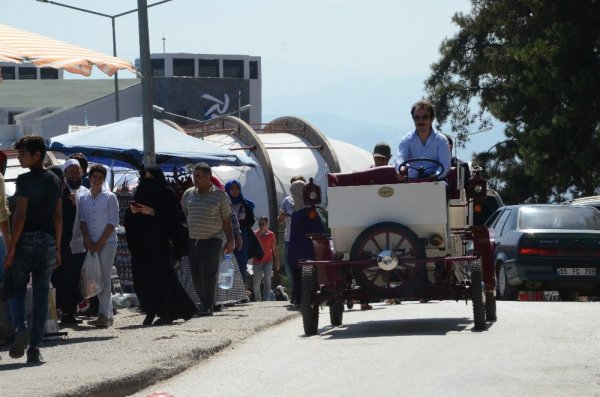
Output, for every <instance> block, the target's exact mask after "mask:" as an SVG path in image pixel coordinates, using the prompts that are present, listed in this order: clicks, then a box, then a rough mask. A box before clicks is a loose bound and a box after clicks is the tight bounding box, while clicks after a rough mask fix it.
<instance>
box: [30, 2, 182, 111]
mask: <svg viewBox="0 0 600 397" xmlns="http://www.w3.org/2000/svg"><path fill="white" fill-rule="evenodd" d="M36 1H38V2H40V3H48V4H54V5H56V6H60V7H65V8H70V9H72V10H77V11H81V12H85V13H88V14H94V15H98V16H101V17H105V18H110V20H111V22H112V37H113V56H114V57H116V56H117V36H116V33H115V19H117V18H119V17H122V16H124V15H127V14H131V13H134V12H136V11H137V10H138V9H137V8H136V9H135V10H129V11H125V12H121V13H119V14H115V15H108V14H103V13H101V12H97V11H92V10H86V9H85V8H80V7H75V6H72V5H69V4H63V3H58V2H56V1H52V0H36ZM169 1H171V0H162V1H159V2H157V3H154V4H150V5H149V6H147V8H150V7H154V6H157V5H159V4H163V3H167V2H169ZM114 79H115V119H116V121H119V120H120V119H121V117H120V112H119V72H115V77H114Z"/></svg>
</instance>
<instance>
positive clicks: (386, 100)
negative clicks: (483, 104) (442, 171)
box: [263, 74, 506, 159]
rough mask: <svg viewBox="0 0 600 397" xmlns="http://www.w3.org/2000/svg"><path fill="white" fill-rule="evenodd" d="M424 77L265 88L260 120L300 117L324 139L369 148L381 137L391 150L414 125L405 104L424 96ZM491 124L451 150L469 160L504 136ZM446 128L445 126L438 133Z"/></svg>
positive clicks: (348, 79) (359, 79) (407, 105)
mask: <svg viewBox="0 0 600 397" xmlns="http://www.w3.org/2000/svg"><path fill="white" fill-rule="evenodd" d="M426 77H427V76H426V75H425V74H423V75H422V76H410V77H406V78H403V79H399V80H398V79H396V80H386V81H380V80H377V79H364V78H357V77H352V78H347V79H344V80H341V81H338V82H336V83H333V84H331V85H329V86H325V87H322V88H319V89H317V90H312V91H307V92H304V93H295V94H291V93H290V94H289V95H280V96H269V95H268V88H267V87H265V90H264V92H263V122H269V121H271V120H273V119H274V118H276V117H280V116H296V117H301V118H304V119H306V120H307V121H310V122H311V123H313V124H314V125H315V126H316V127H318V128H319V129H320V130H321V132H323V133H324V134H325V135H326V136H328V137H332V138H336V139H340V140H343V141H346V142H348V143H351V144H354V145H356V146H359V147H362V148H364V149H366V150H369V151H371V150H372V149H373V146H375V144H376V143H378V142H382V141H383V142H387V143H388V144H389V145H390V146H391V147H392V153H395V152H396V150H397V147H396V146H397V144H398V142H399V140H400V138H401V137H402V136H403V135H404V134H405V133H406V132H408V131H410V130H411V129H412V128H414V126H413V123H412V120H411V118H410V108H411V106H412V104H413V103H415V102H416V101H417V100H419V99H421V98H422V97H423V96H424V95H425V91H424V88H423V81H424V80H425V79H426ZM494 124H495V126H494V129H493V130H492V131H489V132H486V133H483V134H478V135H473V136H472V137H471V140H470V142H468V143H467V146H466V147H465V148H457V149H458V155H459V157H461V158H463V159H470V158H471V155H472V153H473V152H477V151H485V150H488V148H489V147H490V146H492V145H493V144H495V143H496V142H498V141H501V140H504V139H506V138H505V137H504V136H503V133H502V128H503V125H502V124H501V123H499V122H495V123H494ZM448 130H449V127H448V126H447V125H446V126H445V128H444V129H443V131H444V132H448Z"/></svg>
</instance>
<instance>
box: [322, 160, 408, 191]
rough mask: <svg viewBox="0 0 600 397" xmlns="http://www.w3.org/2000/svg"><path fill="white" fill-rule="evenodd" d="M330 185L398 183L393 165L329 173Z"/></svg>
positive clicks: (328, 180)
mask: <svg viewBox="0 0 600 397" xmlns="http://www.w3.org/2000/svg"><path fill="white" fill-rule="evenodd" d="M327 183H328V186H329V187H335V186H361V185H386V184H390V183H398V178H397V177H396V169H395V168H394V166H392V165H388V166H384V167H373V168H369V169H368V170H364V171H355V172H345V173H338V174H327Z"/></svg>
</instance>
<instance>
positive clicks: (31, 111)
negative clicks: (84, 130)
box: [0, 54, 262, 148]
mask: <svg viewBox="0 0 600 397" xmlns="http://www.w3.org/2000/svg"><path fill="white" fill-rule="evenodd" d="M151 62H152V76H153V96H154V98H153V102H154V104H155V105H158V106H160V107H162V108H164V109H165V110H167V111H169V112H172V113H176V114H180V115H182V116H187V117H191V118H194V119H199V120H207V119H211V118H214V117H216V116H219V115H222V114H225V113H230V112H235V110H236V109H239V108H240V107H241V106H244V105H247V104H250V105H251V106H252V107H251V108H250V110H248V111H244V112H241V114H239V115H238V116H239V117H240V118H241V119H243V120H244V121H247V122H250V123H261V122H262V120H261V115H262V91H261V63H260V57H256V56H247V55H209V54H205V55H199V54H151ZM138 63H139V62H138V61H136V64H138ZM0 67H1V68H2V77H3V79H2V81H0V84H1V85H0V148H7V147H11V146H12V142H14V141H15V140H16V139H18V138H19V137H21V136H23V135H25V134H32V133H34V134H39V135H41V136H43V137H45V138H49V137H53V136H56V135H60V134H64V133H67V132H68V131H69V125H85V124H88V125H105V124H109V123H113V122H115V121H116V117H115V96H114V82H113V80H112V79H72V80H71V79H70V80H64V79H63V72H62V71H61V70H55V69H49V68H37V67H35V66H33V65H31V64H29V65H26V64H19V65H15V64H10V63H2V64H0ZM141 96H142V90H141V82H140V80H139V79H119V113H120V118H121V119H122V120H123V119H126V118H130V117H136V116H140V115H141V113H142V103H141V102H142V101H141ZM161 117H162V116H161ZM173 121H177V122H178V123H180V124H181V123H182V122H181V119H177V120H175V119H173Z"/></svg>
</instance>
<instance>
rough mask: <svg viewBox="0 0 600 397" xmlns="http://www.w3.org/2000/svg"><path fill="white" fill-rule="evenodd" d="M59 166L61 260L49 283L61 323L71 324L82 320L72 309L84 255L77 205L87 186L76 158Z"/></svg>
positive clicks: (74, 303) (74, 305)
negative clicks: (62, 181) (76, 316)
mask: <svg viewBox="0 0 600 397" xmlns="http://www.w3.org/2000/svg"><path fill="white" fill-rule="evenodd" d="M62 169H63V172H64V178H65V183H64V184H63V186H62V215H63V229H62V237H61V242H62V244H61V247H60V254H61V259H62V263H61V265H60V267H59V268H57V269H56V270H55V271H54V273H53V274H52V285H54V287H55V288H56V307H57V308H59V309H60V310H61V311H62V317H61V320H60V323H61V325H74V324H77V323H80V322H81V320H77V319H76V318H75V313H77V304H78V303H79V302H80V301H81V300H82V297H81V293H80V292H79V278H80V276H81V266H82V265H83V261H84V260H85V255H86V250H85V247H84V246H83V235H82V234H81V227H80V225H79V213H78V211H77V206H78V205H79V197H81V196H82V195H83V194H85V193H87V192H88V191H89V190H88V189H87V188H85V187H84V186H82V175H83V173H82V170H81V166H80V163H79V161H78V160H77V159H68V160H67V161H65V162H64V164H63V165H62Z"/></svg>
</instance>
